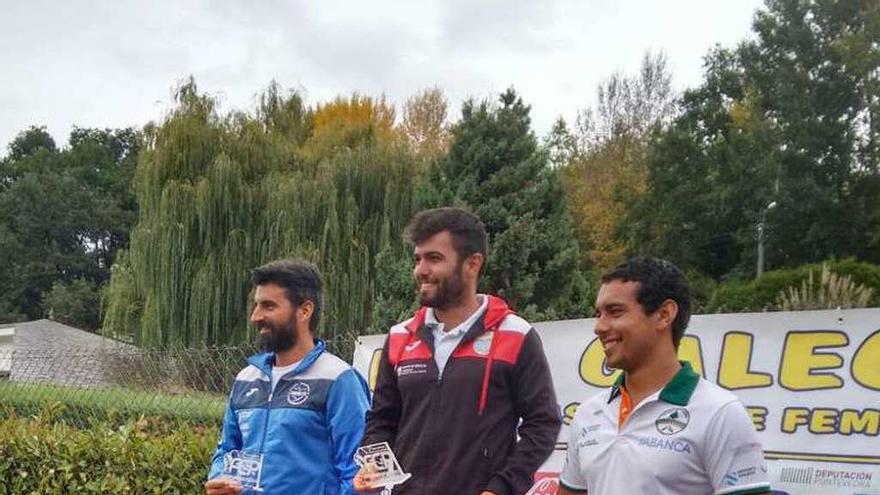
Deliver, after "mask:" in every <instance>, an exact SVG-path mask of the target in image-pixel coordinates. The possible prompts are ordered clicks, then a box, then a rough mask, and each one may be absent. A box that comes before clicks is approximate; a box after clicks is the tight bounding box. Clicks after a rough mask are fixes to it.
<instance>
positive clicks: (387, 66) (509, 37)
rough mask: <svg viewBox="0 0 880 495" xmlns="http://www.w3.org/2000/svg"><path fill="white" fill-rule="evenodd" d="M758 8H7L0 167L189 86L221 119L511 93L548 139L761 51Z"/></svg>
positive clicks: (748, 3) (449, 1)
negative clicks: (645, 86) (15, 154)
mask: <svg viewBox="0 0 880 495" xmlns="http://www.w3.org/2000/svg"><path fill="white" fill-rule="evenodd" d="M761 5H762V2H761V1H760V0H664V1H658V0H554V1H549V0H543V1H542V0H538V1H536V0H528V1H526V0H503V1H482V2H481V1H477V0H467V1H465V0H443V1H439V0H438V1H436V2H421V1H397V2H394V1H387V0H384V1H381V2H380V1H372V2H369V1H335V0H333V1H330V0H312V1H293V0H290V1H283V0H175V1H169V0H153V1H147V0H141V1H134V0H113V1H107V0H103V1H97V0H95V1H86V0H69V1H60V0H23V1H22V0H0V6H2V14H0V71H2V72H0V73H2V79H0V156H2V155H5V153H6V145H7V143H8V142H9V141H10V140H11V139H12V138H13V137H14V136H15V135H16V134H17V133H18V132H19V131H21V130H23V129H25V128H26V127H28V126H30V125H45V126H48V129H49V131H50V132H51V133H52V135H53V136H54V137H55V139H56V140H57V141H58V142H59V144H61V143H63V142H66V140H67V136H68V133H69V132H70V130H71V128H72V127H73V126H74V125H78V126H81V127H101V128H103V127H110V128H116V127H126V126H141V125H143V124H145V123H146V122H148V121H150V120H155V119H159V118H161V116H162V115H163V114H164V113H165V112H167V110H168V109H169V108H170V106H169V101H170V94H171V89H172V88H173V87H174V86H175V85H176V84H177V83H178V82H179V81H180V80H181V79H182V78H185V77H187V76H188V75H190V74H191V75H193V76H194V77H195V78H196V82H197V84H198V85H199V87H200V88H201V90H203V91H207V92H208V93H210V94H212V95H215V96H218V97H220V99H221V101H222V108H223V109H224V110H229V109H231V108H237V109H242V108H244V109H250V108H252V107H253V103H254V95H255V94H256V93H257V92H258V91H260V90H261V89H262V88H264V87H265V86H266V85H267V84H268V83H269V82H270V81H271V80H273V79H275V80H277V81H278V82H279V83H281V84H282V85H283V86H286V87H291V88H299V89H301V90H304V91H305V94H306V97H307V100H308V101H309V102H310V103H315V102H318V101H324V100H327V99H330V98H332V97H333V96H335V95H337V94H340V93H344V94H348V93H350V92H352V91H359V92H362V93H366V94H370V95H379V94H382V93H384V94H385V95H386V96H387V97H388V98H389V99H390V100H391V101H393V102H396V103H400V102H403V101H405V100H406V98H407V97H409V96H411V95H413V94H415V93H417V92H418V91H419V90H420V89H422V88H425V87H429V86H434V85H438V86H440V88H442V89H443V91H444V92H445V93H446V95H447V97H448V98H449V99H450V102H451V104H452V108H451V112H450V113H451V117H452V118H453V119H456V118H457V117H458V115H459V113H460V112H459V108H460V103H461V101H462V100H463V99H465V98H467V97H477V98H483V97H493V98H494V96H495V95H496V94H497V93H499V92H500V91H503V90H504V89H505V88H507V87H508V86H511V85H513V86H514V87H515V88H516V89H517V91H519V93H520V94H521V95H522V96H523V98H524V100H525V101H526V103H528V104H530V105H532V118H533V122H534V128H535V130H536V132H537V133H538V134H539V135H543V134H544V133H546V131H547V130H549V128H550V125H551V124H552V122H553V120H555V119H556V118H557V117H558V116H560V115H561V116H563V117H565V118H566V120H569V121H571V120H572V119H573V118H574V116H575V115H576V113H577V111H578V110H579V109H581V108H584V107H586V106H589V105H591V104H593V103H594V99H595V93H596V85H597V84H598V83H599V82H600V81H601V80H602V79H604V78H607V77H608V76H609V75H611V74H612V73H613V72H615V71H624V72H631V71H634V70H635V69H637V68H638V66H639V64H640V62H641V59H642V56H643V54H644V52H645V51H646V50H653V51H658V50H663V51H665V53H666V54H667V56H668V58H669V62H670V68H671V69H672V72H673V81H674V84H675V86H676V88H677V89H682V88H685V87H689V86H694V85H696V84H698V83H699V81H700V78H701V74H702V58H703V56H704V55H705V54H706V53H707V51H708V50H709V49H710V48H711V47H712V46H713V45H714V44H716V43H720V44H721V45H724V46H733V45H735V44H736V43H737V42H739V41H740V40H742V39H744V38H746V37H749V36H750V26H751V20H752V15H753V13H754V11H755V10H756V9H757V8H759V7H760V6H761Z"/></svg>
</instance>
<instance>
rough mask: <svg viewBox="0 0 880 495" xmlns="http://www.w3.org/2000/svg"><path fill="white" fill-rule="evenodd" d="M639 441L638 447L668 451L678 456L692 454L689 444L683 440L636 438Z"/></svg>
mask: <svg viewBox="0 0 880 495" xmlns="http://www.w3.org/2000/svg"><path fill="white" fill-rule="evenodd" d="M636 438H637V439H638V440H639V446H642V447H648V448H651V449H657V450H668V451H670V452H677V453H679V454H690V453H691V452H692V449H691V444H690V443H688V442H685V441H683V440H676V439H674V438H658V437H636Z"/></svg>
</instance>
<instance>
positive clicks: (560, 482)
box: [559, 475, 587, 493]
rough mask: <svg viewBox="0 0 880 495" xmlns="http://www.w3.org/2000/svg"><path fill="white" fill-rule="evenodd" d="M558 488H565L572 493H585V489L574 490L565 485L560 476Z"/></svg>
mask: <svg viewBox="0 0 880 495" xmlns="http://www.w3.org/2000/svg"><path fill="white" fill-rule="evenodd" d="M559 486H561V487H562V488H565V489H566V490H568V491H570V492H572V493H587V489H586V488H575V487H573V486H571V485H569V484H568V483H566V482H565V481H563V480H562V476H561V475H560V477H559Z"/></svg>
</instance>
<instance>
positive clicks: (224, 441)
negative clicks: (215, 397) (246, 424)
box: [208, 397, 241, 480]
mask: <svg viewBox="0 0 880 495" xmlns="http://www.w3.org/2000/svg"><path fill="white" fill-rule="evenodd" d="M234 449H241V430H240V429H239V428H238V418H237V417H236V415H235V411H234V410H233V409H232V398H231V397H230V399H229V402H228V403H227V405H226V415H225V416H224V418H223V433H221V434H220V441H219V442H218V443H217V450H215V451H214V457H212V458H211V471H210V473H208V479H209V480H210V479H213V478H216V477H217V476H220V474H222V473H223V456H224V455H226V453H227V452H229V451H230V450H234Z"/></svg>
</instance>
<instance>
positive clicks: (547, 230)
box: [427, 89, 590, 319]
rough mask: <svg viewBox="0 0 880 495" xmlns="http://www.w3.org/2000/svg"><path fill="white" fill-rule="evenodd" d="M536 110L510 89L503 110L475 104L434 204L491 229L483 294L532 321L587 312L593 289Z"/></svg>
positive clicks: (435, 182) (436, 182) (467, 110)
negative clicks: (538, 132)
mask: <svg viewBox="0 0 880 495" xmlns="http://www.w3.org/2000/svg"><path fill="white" fill-rule="evenodd" d="M529 111H530V108H529V107H528V106H526V105H525V104H524V103H523V101H522V99H521V98H520V97H519V96H518V95H517V94H516V93H515V92H514V91H513V89H509V90H507V91H505V92H504V93H503V94H501V96H500V98H499V104H498V105H497V106H496V105H492V104H490V103H489V102H488V101H482V102H480V103H475V102H474V101H468V102H466V103H465V104H464V106H463V108H462V118H461V120H460V121H459V122H458V123H457V124H455V125H454V127H453V141H452V145H451V147H450V150H449V155H448V157H446V159H444V160H441V161H440V162H439V164H438V166H437V167H435V168H434V169H433V172H432V177H431V181H430V183H431V186H432V187H433V188H434V191H435V192H434V195H433V197H432V198H430V199H428V200H427V201H430V202H433V203H434V204H435V205H439V204H450V205H459V206H463V207H466V208H468V209H469V210H471V211H473V212H474V213H475V214H477V215H478V216H479V217H480V218H481V219H482V220H483V222H484V223H485V225H486V230H487V232H488V234H489V246H490V253H489V261H488V263H487V265H486V267H485V272H484V276H483V278H482V287H481V288H482V290H485V291H488V292H492V293H497V294H499V295H500V296H502V297H504V298H505V299H507V300H508V301H509V302H510V303H511V304H512V306H513V307H514V308H516V309H517V310H519V311H520V312H521V313H522V314H524V315H526V316H527V317H529V318H535V319H553V318H563V317H573V316H577V315H583V314H584V313H585V312H587V311H588V308H589V305H590V303H589V302H588V301H589V296H590V294H588V292H589V287H588V284H587V282H586V277H585V274H584V273H583V271H582V268H581V266H580V262H579V253H578V244H577V241H576V240H575V238H574V236H573V232H572V226H571V217H570V216H569V213H568V208H567V205H566V203H565V201H560V198H562V197H564V191H563V189H562V184H561V181H560V177H559V173H558V171H557V170H554V169H553V168H551V167H550V166H549V159H548V153H547V150H546V149H543V148H541V147H539V146H538V141H537V139H536V138H535V135H534V133H533V132H532V130H531V119H530V117H529Z"/></svg>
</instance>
